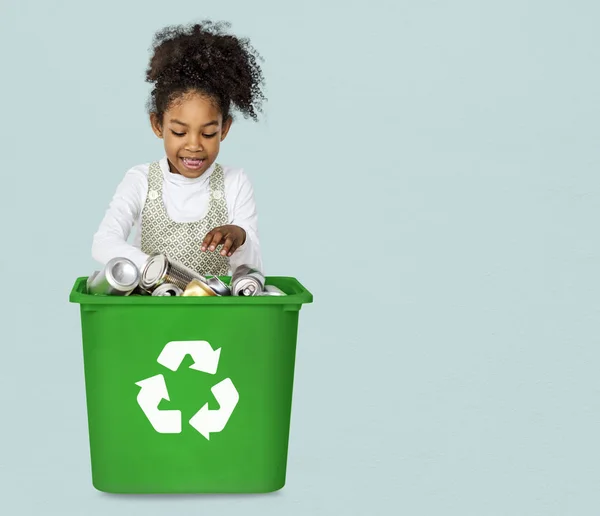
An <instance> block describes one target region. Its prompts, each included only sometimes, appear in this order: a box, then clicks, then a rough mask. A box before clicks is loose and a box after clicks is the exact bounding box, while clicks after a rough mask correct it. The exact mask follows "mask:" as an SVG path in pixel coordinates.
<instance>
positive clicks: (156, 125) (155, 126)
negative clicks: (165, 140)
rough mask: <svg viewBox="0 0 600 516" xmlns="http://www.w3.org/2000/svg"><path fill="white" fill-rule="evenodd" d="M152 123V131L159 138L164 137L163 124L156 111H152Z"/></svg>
mask: <svg viewBox="0 0 600 516" xmlns="http://www.w3.org/2000/svg"><path fill="white" fill-rule="evenodd" d="M150 125H151V126H152V131H153V132H154V134H155V135H156V136H158V137H159V138H162V137H163V131H162V126H161V123H160V120H159V119H158V115H157V114H156V113H150Z"/></svg>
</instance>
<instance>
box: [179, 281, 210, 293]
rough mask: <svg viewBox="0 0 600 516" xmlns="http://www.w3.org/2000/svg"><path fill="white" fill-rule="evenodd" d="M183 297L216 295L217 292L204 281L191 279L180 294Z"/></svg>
mask: <svg viewBox="0 0 600 516" xmlns="http://www.w3.org/2000/svg"><path fill="white" fill-rule="evenodd" d="M181 295H182V296H183V297H192V296H197V297H199V296H216V295H217V293H216V292H215V291H214V290H213V289H212V288H210V287H209V286H208V285H207V284H206V283H205V282H204V281H201V280H197V279H193V280H192V281H190V283H189V285H188V286H187V287H186V288H185V290H184V291H183V294H181Z"/></svg>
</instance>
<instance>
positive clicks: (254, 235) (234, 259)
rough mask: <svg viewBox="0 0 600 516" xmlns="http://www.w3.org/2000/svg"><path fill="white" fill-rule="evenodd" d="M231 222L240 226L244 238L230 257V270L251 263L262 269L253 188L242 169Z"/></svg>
mask: <svg viewBox="0 0 600 516" xmlns="http://www.w3.org/2000/svg"><path fill="white" fill-rule="evenodd" d="M232 215H233V217H232V218H231V224H233V225H235V226H239V227H241V228H242V229H243V230H244V231H245V233H246V240H245V241H244V243H243V244H242V245H241V246H240V247H238V248H237V249H236V251H235V252H234V253H233V255H232V256H231V258H230V265H231V269H232V271H235V269H236V268H237V267H239V266H240V265H244V264H247V265H251V266H252V267H255V268H257V269H259V270H260V271H261V272H262V271H263V263H262V256H261V251H260V241H259V234H258V213H257V211H256V203H255V201H254V189H253V188H252V184H251V183H250V180H249V179H248V176H247V175H246V174H245V173H244V171H243V170H242V171H241V172H240V177H239V193H238V195H237V198H236V201H235V206H234V209H233V214H232Z"/></svg>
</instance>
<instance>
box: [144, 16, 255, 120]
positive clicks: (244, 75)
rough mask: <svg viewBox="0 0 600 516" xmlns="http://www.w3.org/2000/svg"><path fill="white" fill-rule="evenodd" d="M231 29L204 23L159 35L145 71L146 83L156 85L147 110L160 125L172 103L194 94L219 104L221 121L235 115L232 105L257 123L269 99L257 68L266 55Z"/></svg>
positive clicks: (213, 23) (165, 29)
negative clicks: (265, 101) (261, 53)
mask: <svg viewBox="0 0 600 516" xmlns="http://www.w3.org/2000/svg"><path fill="white" fill-rule="evenodd" d="M229 27H230V24H229V23H227V22H218V23H215V22H212V21H210V20H205V21H203V22H201V23H196V24H190V25H173V26H169V27H165V28H164V29H161V30H160V31H158V32H157V33H156V34H155V36H154V40H153V42H152V47H151V48H150V50H151V51H153V55H152V58H151V59H150V64H149V66H148V69H147V71H146V81H147V82H149V83H153V84H154V88H153V90H152V92H151V94H150V99H149V100H148V106H147V107H148V111H149V112H150V113H155V114H156V115H157V117H158V120H159V122H160V123H162V119H163V115H164V113H165V111H166V110H167V109H168V107H169V106H170V105H171V103H172V102H173V101H175V100H177V99H178V98H179V97H180V96H182V95H185V94H186V93H189V92H194V91H197V92H200V93H202V94H204V95H206V96H208V97H209V98H211V99H212V100H213V101H215V103H216V106H217V107H218V108H219V109H220V111H221V114H222V115H223V120H226V119H227V118H228V117H229V116H231V108H232V107H234V108H236V109H237V110H238V111H239V112H241V113H242V114H243V115H244V117H245V118H252V119H253V120H255V121H256V120H257V119H258V113H259V112H261V111H262V102H263V101H264V100H266V97H265V96H264V94H263V90H262V88H263V85H264V79H263V74H262V71H261V69H260V67H259V65H258V61H262V57H261V56H260V54H258V52H256V50H255V49H254V48H253V47H252V45H251V44H250V41H249V40H248V39H247V38H238V37H235V36H232V35H229V34H227V33H226V29H228V28H229Z"/></svg>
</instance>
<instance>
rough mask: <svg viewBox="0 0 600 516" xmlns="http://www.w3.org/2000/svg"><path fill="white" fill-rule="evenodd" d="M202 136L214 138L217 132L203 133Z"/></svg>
mask: <svg viewBox="0 0 600 516" xmlns="http://www.w3.org/2000/svg"><path fill="white" fill-rule="evenodd" d="M202 136H204V137H205V138H214V137H215V136H217V133H212V134H203V135H202Z"/></svg>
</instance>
